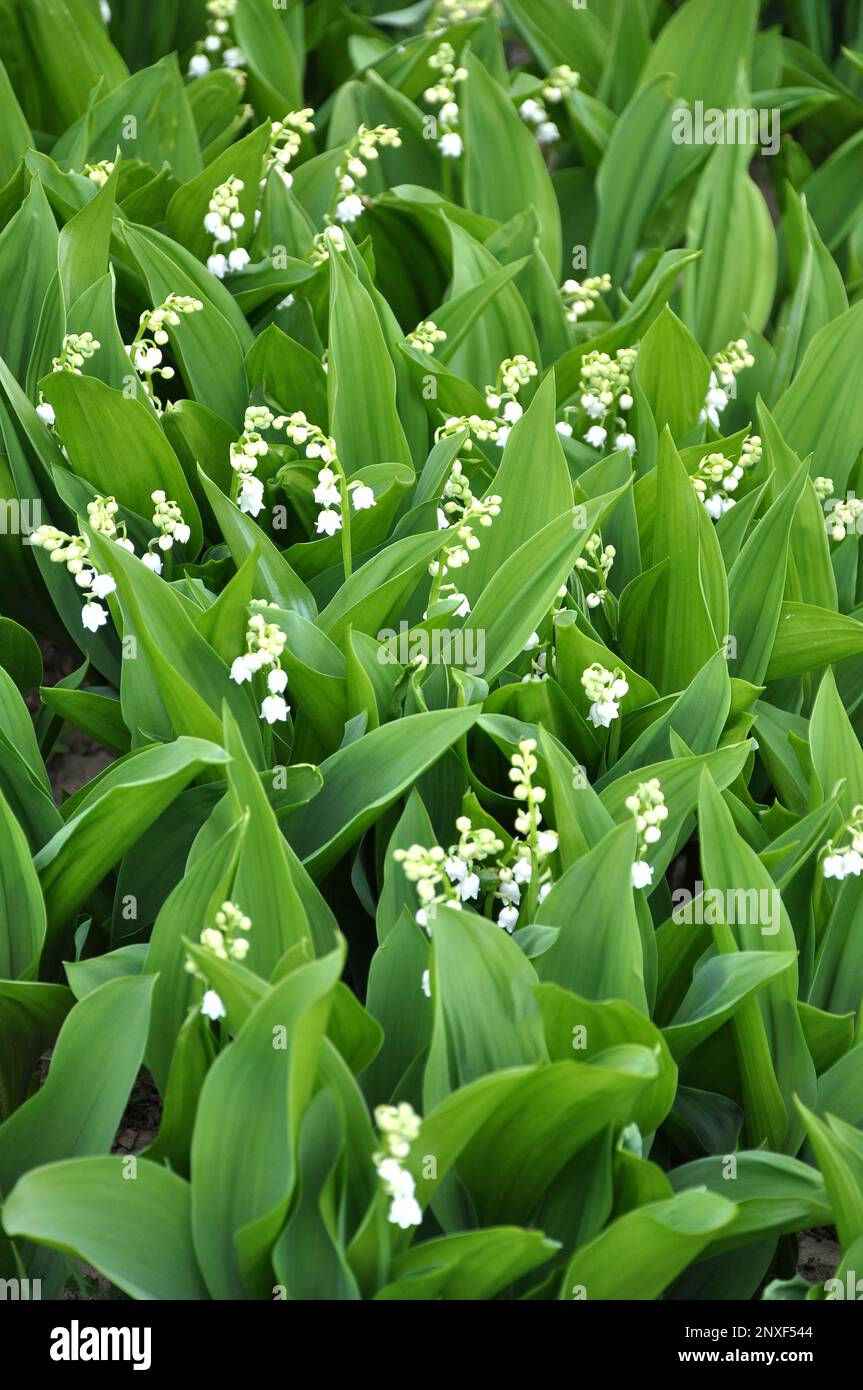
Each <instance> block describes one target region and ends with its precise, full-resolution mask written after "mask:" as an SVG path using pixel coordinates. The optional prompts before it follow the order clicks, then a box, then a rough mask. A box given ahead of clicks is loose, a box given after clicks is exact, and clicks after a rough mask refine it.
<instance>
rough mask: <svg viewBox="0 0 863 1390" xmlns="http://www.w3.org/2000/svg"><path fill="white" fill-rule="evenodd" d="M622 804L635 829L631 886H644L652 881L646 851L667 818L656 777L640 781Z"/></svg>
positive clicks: (657, 838) (651, 869)
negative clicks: (635, 843) (635, 837)
mask: <svg viewBox="0 0 863 1390" xmlns="http://www.w3.org/2000/svg"><path fill="white" fill-rule="evenodd" d="M624 804H625V806H626V809H627V810H628V811H631V812H632V814H633V816H634V817H635V827H636V830H637V832H638V844H637V847H636V852H635V862H634V863H633V865H632V886H633V888H647V887H648V886H649V884H651V883H652V882H653V868H652V866H651V865H650V864H648V863H647V853H648V850H649V849H650V846H651V845H655V844H656V842H657V841H658V840H659V838H660V836H661V835H662V824H663V821H666V820H667V819H668V807H667V806H666V804H665V794H664V793H663V790H662V787H661V786H660V782H659V778H658V777H651V778H650V779H649V781H647V782H639V784H638V786H637V787H636V789H635V791H634V792H633V793H632V795H631V796H628V797H627V798H626V801H625V803H624Z"/></svg>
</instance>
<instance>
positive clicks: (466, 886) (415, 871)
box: [393, 816, 504, 936]
mask: <svg viewBox="0 0 863 1390" xmlns="http://www.w3.org/2000/svg"><path fill="white" fill-rule="evenodd" d="M455 824H456V830H457V831H458V832H459V838H458V840H457V841H456V843H455V844H452V845H450V847H449V850H445V849H443V848H442V847H441V846H440V845H432V847H431V848H430V849H424V848H423V846H422V845H411V847H410V849H406V850H405V849H397V850H396V851H395V854H394V856H393V857H394V858H395V861H396V863H397V864H401V866H402V868H403V869H404V873H405V877H406V878H407V879H408V881H409V882H410V883H413V884H414V886H415V888H416V892H417V898H418V899H419V904H420V906H419V909H418V910H417V913H416V921H417V922H418V924H419V925H420V926H421V927H422V928H423V930H424V931H426V932H428V934H429V936H431V933H432V923H433V922H434V918H435V915H436V912H437V908H438V906H440V905H441V904H445V905H446V906H447V907H453V908H455V909H456V910H457V911H458V910H461V908H462V906H463V904H464V903H467V902H471V901H476V900H477V899H478V897H479V894H480V890H481V888H482V887H483V884H484V885H485V887H486V888H489V887H491V886H493V885H494V883H495V882H496V880H497V869H496V868H495V869H492V871H491V873H490V874H489V873H487V872H486V871H485V868H484V866H485V863H486V860H488V859H491V858H492V856H494V855H498V854H500V853H501V851H502V850H503V847H504V846H503V841H502V840H501V839H499V838H498V836H497V835H495V833H494V831H492V830H489V829H488V828H487V827H485V826H479V827H477V828H476V829H474V827H473V825H472V823H471V820H470V817H469V816H459V818H458V820H457V821H456V823H455Z"/></svg>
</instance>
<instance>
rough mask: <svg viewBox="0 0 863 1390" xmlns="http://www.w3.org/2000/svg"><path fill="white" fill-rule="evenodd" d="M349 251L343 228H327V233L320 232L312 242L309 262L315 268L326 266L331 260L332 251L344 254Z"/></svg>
mask: <svg viewBox="0 0 863 1390" xmlns="http://www.w3.org/2000/svg"><path fill="white" fill-rule="evenodd" d="M347 249H348V245H347V242H346V241H345V234H344V232H343V231H342V229H341V227H336V226H332V227H327V229H326V231H324V232H318V233H317V234H316V236H315V238H314V240H313V241H312V249H311V251H310V252H309V261H310V262H311V264H312V265H313V266H319V265H325V264H326V262H327V261H328V260H329V259H330V251H333V250H335V251H340V252H341V253H342V254H344V252H345V251H346V250H347Z"/></svg>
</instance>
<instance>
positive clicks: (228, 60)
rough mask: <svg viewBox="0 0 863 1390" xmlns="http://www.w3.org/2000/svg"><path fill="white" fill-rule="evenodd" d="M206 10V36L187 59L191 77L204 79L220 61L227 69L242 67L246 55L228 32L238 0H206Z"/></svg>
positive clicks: (229, 31)
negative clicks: (207, 15) (215, 63)
mask: <svg viewBox="0 0 863 1390" xmlns="http://www.w3.org/2000/svg"><path fill="white" fill-rule="evenodd" d="M207 11H208V13H209V15H210V18H209V19H208V21H207V33H206V36H205V37H204V38H203V39H202V40H201V41H200V43H198V44H197V45H196V47H195V52H194V53H193V54H192V57H191V58H190V59H189V76H190V77H206V75H207V73H208V72H209V71H210V69H211V67H212V65H213V63H214V62H216V61H218V60H219V59H220V60H221V62H222V64H223V66H224V67H226V68H242V67H244V66H245V63H246V55H245V54H244V53H243V50H242V49H241V48H238V47H237V45H236V43H235V42H234V39H233V35H232V32H231V20H232V19H233V17H234V15H235V14H236V13H237V0H207Z"/></svg>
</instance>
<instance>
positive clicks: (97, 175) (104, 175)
mask: <svg viewBox="0 0 863 1390" xmlns="http://www.w3.org/2000/svg"><path fill="white" fill-rule="evenodd" d="M113 172H114V161H113V160H112V159H100V160H99V162H98V164H85V165H84V168H83V170H82V173H84V174H86V175H87V178H88V179H89V180H90V181H91V183H95V185H96V187H97V188H104V187H105V184H106V183H107V182H108V180H109V178H110V177H111V175H112V174H113Z"/></svg>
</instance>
